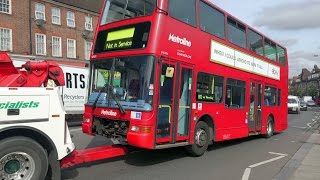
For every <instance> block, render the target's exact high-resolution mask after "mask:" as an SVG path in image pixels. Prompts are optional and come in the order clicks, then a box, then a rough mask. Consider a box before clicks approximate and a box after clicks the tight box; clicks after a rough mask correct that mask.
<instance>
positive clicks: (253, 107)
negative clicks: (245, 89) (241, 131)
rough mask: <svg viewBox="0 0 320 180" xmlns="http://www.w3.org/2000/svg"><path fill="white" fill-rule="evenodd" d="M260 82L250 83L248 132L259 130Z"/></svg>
mask: <svg viewBox="0 0 320 180" xmlns="http://www.w3.org/2000/svg"><path fill="white" fill-rule="evenodd" d="M261 105H262V84H261V83H259V82H251V83H250V110H249V132H259V131H261V120H262V106H261Z"/></svg>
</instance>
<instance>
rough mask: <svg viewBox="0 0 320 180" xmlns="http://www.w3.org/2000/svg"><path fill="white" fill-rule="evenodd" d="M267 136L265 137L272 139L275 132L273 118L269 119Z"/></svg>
mask: <svg viewBox="0 0 320 180" xmlns="http://www.w3.org/2000/svg"><path fill="white" fill-rule="evenodd" d="M266 130H267V132H266V134H265V135H264V137H265V138H270V137H271V136H272V135H273V132H274V124H273V119H272V117H270V116H269V117H268V120H267V126H266Z"/></svg>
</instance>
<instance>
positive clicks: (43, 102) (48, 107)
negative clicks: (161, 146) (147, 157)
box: [0, 52, 128, 180]
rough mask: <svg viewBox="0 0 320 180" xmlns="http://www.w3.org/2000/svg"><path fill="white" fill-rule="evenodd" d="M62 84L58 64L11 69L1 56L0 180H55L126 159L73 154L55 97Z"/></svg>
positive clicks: (92, 151) (105, 149) (102, 151)
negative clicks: (67, 171) (86, 166)
mask: <svg viewBox="0 0 320 180" xmlns="http://www.w3.org/2000/svg"><path fill="white" fill-rule="evenodd" d="M52 82H53V83H52ZM53 84H54V85H53ZM64 84H65V82H64V74H63V71H62V69H61V68H60V67H59V65H58V64H56V63H53V62H48V61H28V62H26V63H25V64H23V65H22V66H21V67H18V68H16V67H15V66H14V65H13V63H12V60H11V59H10V57H9V55H8V54H7V53H3V52H2V53H1V52H0V177H1V178H0V179H1V180H42V179H54V180H59V179H61V169H63V168H68V167H72V166H75V165H78V164H81V163H87V162H92V161H97V160H102V159H106V158H112V157H117V156H122V155H125V154H127V152H128V150H127V147H126V146H116V145H108V146H101V147H96V148H89V149H84V150H76V149H75V145H74V143H73V142H72V139H71V135H70V132H69V129H68V126H67V123H66V121H65V114H66V112H65V110H64V108H63V102H62V99H61V95H60V91H59V87H61V86H63V85H64Z"/></svg>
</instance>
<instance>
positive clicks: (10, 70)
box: [0, 52, 65, 87]
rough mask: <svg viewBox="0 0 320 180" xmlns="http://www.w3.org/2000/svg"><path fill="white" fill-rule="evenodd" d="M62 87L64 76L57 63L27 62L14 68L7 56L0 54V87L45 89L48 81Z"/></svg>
mask: <svg viewBox="0 0 320 180" xmlns="http://www.w3.org/2000/svg"><path fill="white" fill-rule="evenodd" d="M49 79H50V80H53V81H54V83H55V84H56V85H57V86H64V85H65V81H64V74H63V71H62V69H61V68H60V67H59V65H58V64H57V63H54V62H48V61H36V62H33V61H28V62H26V63H25V64H23V65H22V66H21V67H20V68H16V67H15V66H14V65H13V62H12V60H11V58H10V57H9V55H8V54H7V53H4V52H0V87H40V86H42V85H43V86H44V87H46V86H47V85H48V80H49Z"/></svg>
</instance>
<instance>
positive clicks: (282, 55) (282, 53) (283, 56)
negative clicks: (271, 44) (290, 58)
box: [277, 46, 286, 65]
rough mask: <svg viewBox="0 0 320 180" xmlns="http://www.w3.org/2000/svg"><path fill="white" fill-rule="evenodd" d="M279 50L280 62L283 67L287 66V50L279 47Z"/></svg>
mask: <svg viewBox="0 0 320 180" xmlns="http://www.w3.org/2000/svg"><path fill="white" fill-rule="evenodd" d="M277 50H278V61H279V62H280V63H281V64H282V65H286V54H285V50H284V49H283V48H282V47H280V46H277Z"/></svg>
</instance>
